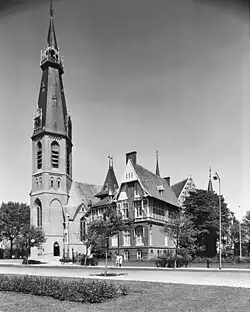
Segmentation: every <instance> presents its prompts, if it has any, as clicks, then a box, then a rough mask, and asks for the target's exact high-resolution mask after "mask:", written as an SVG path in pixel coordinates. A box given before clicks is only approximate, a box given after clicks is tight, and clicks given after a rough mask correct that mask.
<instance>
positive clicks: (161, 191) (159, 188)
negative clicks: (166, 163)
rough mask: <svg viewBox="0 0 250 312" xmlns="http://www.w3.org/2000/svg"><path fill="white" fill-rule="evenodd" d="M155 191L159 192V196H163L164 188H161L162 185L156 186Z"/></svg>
mask: <svg viewBox="0 0 250 312" xmlns="http://www.w3.org/2000/svg"><path fill="white" fill-rule="evenodd" d="M157 190H158V191H159V193H160V196H163V192H164V187H163V185H158V186H157Z"/></svg>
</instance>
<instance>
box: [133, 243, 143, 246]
mask: <svg viewBox="0 0 250 312" xmlns="http://www.w3.org/2000/svg"><path fill="white" fill-rule="evenodd" d="M135 246H144V244H143V243H141V244H137V243H136V244H135Z"/></svg>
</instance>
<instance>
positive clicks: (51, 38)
mask: <svg viewBox="0 0 250 312" xmlns="http://www.w3.org/2000/svg"><path fill="white" fill-rule="evenodd" d="M47 45H48V47H53V48H55V49H56V50H58V46H57V41H56V32H55V26H54V21H53V8H52V4H51V7H50V21H49V31H48V37H47Z"/></svg>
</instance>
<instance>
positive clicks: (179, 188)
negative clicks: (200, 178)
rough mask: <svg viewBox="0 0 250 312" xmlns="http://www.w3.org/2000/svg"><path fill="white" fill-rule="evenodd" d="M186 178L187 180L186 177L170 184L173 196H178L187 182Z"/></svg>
mask: <svg viewBox="0 0 250 312" xmlns="http://www.w3.org/2000/svg"><path fill="white" fill-rule="evenodd" d="M187 180H188V178H187V179H185V180H183V181H181V182H178V183H176V184H174V185H172V186H171V188H172V190H173V191H174V193H175V196H176V197H177V198H179V196H180V194H181V192H182V190H183V188H184V187H185V185H186V183H187Z"/></svg>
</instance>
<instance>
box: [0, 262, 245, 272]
mask: <svg viewBox="0 0 250 312" xmlns="http://www.w3.org/2000/svg"><path fill="white" fill-rule="evenodd" d="M0 267H18V268H20V267H23V268H28V267H31V268H49V269H51V268H53V269H56V268H60V269H63V268H65V269H74V270H103V269H104V268H105V266H86V267H84V266H78V265H67V264H61V265H58V264H56V265H51V264H28V265H27V264H11V263H10V264H7V263H0ZM108 269H109V270H114V271H115V270H123V271H129V270H131V271H176V272H224V273H226V272H229V273H230V272H231V273H250V269H233V268H222V269H221V270H219V268H211V269H208V268H176V269H174V268H161V267H132V266H131V267H126V266H123V267H116V266H108Z"/></svg>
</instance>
